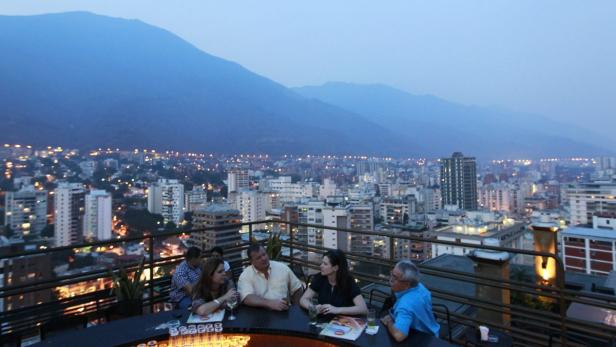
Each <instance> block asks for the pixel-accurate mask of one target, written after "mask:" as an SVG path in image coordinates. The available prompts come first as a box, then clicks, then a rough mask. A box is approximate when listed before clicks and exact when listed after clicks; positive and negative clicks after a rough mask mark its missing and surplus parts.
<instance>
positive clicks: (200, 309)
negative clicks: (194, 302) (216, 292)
mask: <svg viewBox="0 0 616 347" xmlns="http://www.w3.org/2000/svg"><path fill="white" fill-rule="evenodd" d="M200 301H201V302H202V304H200V305H199V306H197V307H196V308H194V309H193V312H194V313H196V314H198V315H200V316H205V315H208V314H210V313H212V312H214V311H216V310H218V308H220V306H221V305H222V303H223V302H222V300H220V299H214V300H212V301H210V302H204V301H203V300H200Z"/></svg>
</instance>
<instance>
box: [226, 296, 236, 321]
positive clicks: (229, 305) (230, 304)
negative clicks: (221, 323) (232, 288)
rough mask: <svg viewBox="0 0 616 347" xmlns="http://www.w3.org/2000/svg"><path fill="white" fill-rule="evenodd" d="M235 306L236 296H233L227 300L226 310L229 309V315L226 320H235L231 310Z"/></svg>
mask: <svg viewBox="0 0 616 347" xmlns="http://www.w3.org/2000/svg"><path fill="white" fill-rule="evenodd" d="M236 306H237V296H236V295H233V296H232V297H231V298H229V300H227V308H228V309H229V312H230V315H229V317H228V318H227V319H229V320H235V319H236V318H237V317H235V316H234V315H233V309H234V308H235V307H236Z"/></svg>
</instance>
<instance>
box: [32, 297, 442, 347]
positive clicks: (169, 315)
mask: <svg viewBox="0 0 616 347" xmlns="http://www.w3.org/2000/svg"><path fill="white" fill-rule="evenodd" d="M188 316H189V313H188V311H180V310H175V311H167V312H160V313H156V314H146V315H143V316H136V317H131V318H127V319H122V320H117V321H112V322H109V323H106V324H102V325H99V326H95V327H90V328H87V329H81V330H73V331H70V332H64V333H62V334H59V335H57V336H54V337H52V338H49V339H48V340H45V341H42V342H40V343H39V344H37V345H36V346H91V347H98V346H101V347H102V346H105V347H108V346H136V345H137V344H139V343H142V342H147V341H149V340H152V339H158V340H166V339H167V338H168V331H167V329H162V330H157V329H156V327H157V326H159V325H160V324H162V323H165V322H168V321H170V320H180V322H181V323H182V324H183V325H186V321H187V319H188ZM236 316H237V319H236V320H233V321H229V320H227V319H226V317H225V320H224V321H223V327H224V329H223V333H224V334H248V335H250V334H257V335H259V339H262V338H266V337H267V336H268V335H269V336H272V335H275V336H289V337H299V338H304V339H307V340H312V341H314V342H315V343H317V344H314V345H318V342H322V343H325V344H327V345H331V344H333V345H336V346H364V347H376V346H378V347H386V346H426V347H447V346H452V345H450V344H449V343H448V342H446V341H444V340H441V339H439V338H436V337H434V336H432V335H430V334H426V333H423V332H419V331H411V333H410V334H409V337H408V338H407V339H406V340H405V341H403V342H401V343H398V342H396V341H395V340H394V339H393V338H391V337H390V335H389V334H388V332H387V329H386V328H385V327H384V326H382V325H381V326H380V328H379V331H378V333H377V334H376V335H368V334H365V333H363V334H362V335H361V336H360V337H359V338H358V339H357V340H355V341H347V340H341V339H335V338H329V337H324V336H322V335H319V332H320V330H319V329H317V328H316V327H313V326H311V325H310V324H309V318H308V314H307V313H306V312H305V310H303V309H302V308H300V307H299V306H298V305H293V306H291V308H290V309H289V310H288V311H283V312H275V311H269V310H265V309H261V308H253V307H248V306H240V307H239V309H237V312H236ZM262 336H264V337H262ZM255 341H256V340H255ZM275 341H276V339H274V338H271V339H270V343H269V344H268V345H267V346H268V347H274V345H273V344H272V343H273V342H275ZM298 341H299V340H298ZM280 346H288V344H281V345H280Z"/></svg>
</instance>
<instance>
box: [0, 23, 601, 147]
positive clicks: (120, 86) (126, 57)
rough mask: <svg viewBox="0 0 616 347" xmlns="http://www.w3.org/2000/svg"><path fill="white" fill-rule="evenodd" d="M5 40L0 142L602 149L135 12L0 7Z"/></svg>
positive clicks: (548, 127)
mask: <svg viewBox="0 0 616 347" xmlns="http://www.w3.org/2000/svg"><path fill="white" fill-rule="evenodd" d="M0 50H1V52H2V57H1V59H0V105H2V108H1V109H0V126H1V128H2V130H1V131H0V142H2V143H22V144H26V143H27V144H32V145H34V146H46V145H61V146H66V147H75V148H82V149H92V148H97V147H120V148H125V149H132V148H155V149H158V150H166V149H173V150H179V151H199V152H215V153H270V154H286V153H295V154H326V153H327V154H366V155H392V156H402V155H404V156H406V155H409V156H419V155H422V156H442V155H447V154H450V153H451V152H453V151H459V150H461V151H464V152H466V153H467V154H471V155H477V156H486V157H499V156H527V157H528V156H537V155H586V154H592V155H594V154H601V153H604V152H608V151H606V150H605V149H603V144H602V143H599V142H597V141H594V142H591V141H586V142H585V141H580V139H579V138H576V137H573V136H565V135H563V134H562V133H560V132H559V131H558V129H557V126H558V124H556V123H553V122H551V121H549V120H547V119H544V118H540V117H530V118H531V119H532V122H533V123H532V124H526V123H525V121H523V122H519V121H518V119H523V118H524V117H519V115H517V114H516V115H512V114H507V113H506V112H502V111H497V110H491V109H486V108H480V107H467V106H462V105H458V104H455V103H451V102H447V101H445V100H442V99H438V98H435V97H431V96H414V95H412V94H409V93H406V92H403V91H400V90H396V89H393V88H391V87H387V86H382V85H353V84H346V83H328V84H325V85H323V86H318V87H304V88H295V89H290V88H287V87H285V86H283V85H281V84H278V83H276V82H274V81H272V80H269V79H267V78H266V77H263V76H260V75H258V74H255V73H253V72H251V71H249V70H247V69H245V68H243V67H242V66H240V65H239V64H237V63H234V62H231V61H227V60H224V59H220V58H218V57H215V56H213V55H210V54H208V53H206V52H203V51H201V50H199V49H197V48H196V47H194V46H193V45H191V44H189V43H188V42H186V41H184V40H182V39H181V38H179V37H178V36H176V35H174V34H172V33H170V32H168V31H166V30H163V29H160V28H157V27H154V26H151V25H148V24H146V23H143V22H141V21H138V20H126V19H119V18H111V17H106V16H100V15H95V14H92V13H85V12H70V13H60V14H47V15H36V16H0ZM298 68H301V67H298ZM527 118H528V117H527ZM520 123H521V124H520ZM552 128H554V129H552ZM571 133H572V134H574V135H575V134H578V133H579V132H575V131H573V132H571ZM567 135H568V134H567ZM595 140H596V139H595Z"/></svg>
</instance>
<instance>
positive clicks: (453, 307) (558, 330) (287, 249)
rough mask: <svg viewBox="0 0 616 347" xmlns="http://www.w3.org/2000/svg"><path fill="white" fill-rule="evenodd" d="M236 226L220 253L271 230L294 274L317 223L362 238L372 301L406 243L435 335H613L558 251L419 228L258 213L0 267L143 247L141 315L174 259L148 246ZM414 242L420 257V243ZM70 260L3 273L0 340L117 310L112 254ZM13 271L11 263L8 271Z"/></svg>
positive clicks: (311, 253)
mask: <svg viewBox="0 0 616 347" xmlns="http://www.w3.org/2000/svg"><path fill="white" fill-rule="evenodd" d="M256 225H267V226H268V230H269V231H265V232H258V233H257V231H256V230H255V231H254V232H253V227H254V226H256ZM242 229H248V232H247V233H245V234H243V240H244V241H243V242H241V243H239V244H238V245H237V246H236V247H233V248H227V249H225V255H226V256H227V255H229V256H231V255H233V254H234V253H235V254H236V255H239V254H241V253H242V251H243V250H245V249H246V248H247V247H248V244H249V243H248V240H251V239H252V238H253V237H259V236H267V233H272V232H280V233H281V235H283V241H282V242H283V250H282V254H281V256H280V259H279V260H281V261H283V262H286V263H288V264H289V266H291V268H292V269H293V270H294V271H295V272H296V274H298V277H300V279H301V280H303V281H307V280H308V277H309V275H310V274H312V273H315V272H316V271H318V270H317V269H318V267H319V264H320V259H321V255H322V254H323V253H324V252H325V251H326V248H324V247H322V246H320V245H318V243H319V242H316V244H309V243H307V241H306V240H308V239H316V240H317V241H318V240H319V238H320V235H321V234H322V232H323V231H324V230H330V231H335V232H337V233H345V234H342V235H343V236H345V237H340V236H339V237H338V240H348V242H349V244H350V245H351V248H353V245H352V242H353V240H354V238H355V239H357V242H359V244H363V243H365V240H366V239H370V240H371V241H372V242H373V243H375V245H376V246H378V247H376V246H375V249H378V250H379V252H380V253H378V255H374V254H368V252H366V253H360V252H352V251H347V255H348V258H349V261H350V263H351V264H352V266H353V275H354V276H355V278H356V279H357V280H358V282H359V285H360V287H361V288H362V290H363V294H364V296H365V298H366V301H367V302H369V304H371V305H373V306H376V307H379V306H380V305H382V304H383V301H384V300H385V299H386V294H385V293H387V289H388V274H389V270H390V269H391V268H392V267H393V266H394V265H395V263H396V261H397V260H400V258H404V257H405V255H406V254H407V253H406V250H408V254H411V253H412V254H413V258H414V259H413V260H414V261H416V262H417V264H418V265H419V268H420V269H421V271H422V274H423V279H422V282H423V283H424V284H425V285H426V287H428V288H429V289H430V290H431V292H432V295H433V300H434V303H435V314H436V315H437V317H438V318H439V320H440V321H441V325H442V329H441V330H442V331H444V332H445V335H444V336H443V338H448V339H449V338H450V339H451V341H452V342H454V343H456V344H460V345H464V343H465V342H466V338H467V336H468V334H469V331H472V332H474V329H476V328H477V326H479V325H487V326H489V327H490V328H491V329H494V330H497V331H500V332H501V333H502V334H504V336H508V337H511V338H512V340H513V343H514V345H520V346H529V345H533V346H548V345H550V343H552V344H553V345H562V346H565V345H566V346H576V345H578V343H580V342H583V344H581V345H592V346H612V345H613V341H614V338H615V337H616V328H615V325H616V304H615V302H616V296H614V293H613V292H610V291H609V290H603V291H601V290H595V291H590V290H588V291H587V290H584V287H585V286H590V284H589V283H584V281H586V279H585V278H584V277H583V276H582V277H580V276H581V275H576V274H569V273H567V274H565V271H564V268H563V264H562V262H561V260H560V258H558V257H555V256H554V255H552V254H549V253H541V252H534V251H528V250H520V249H512V248H503V247H496V246H486V245H477V244H465V243H459V242H455V241H444V240H436V239H435V238H424V237H418V236H414V235H413V233H402V234H399V235H398V234H394V233H388V232H376V231H372V230H351V229H343V228H331V227H324V226H322V225H313V224H302V223H294V222H288V221H258V222H251V223H242V224H234V225H228V226H225V227H215V228H214V227H213V228H204V229H195V230H191V231H188V232H182V233H180V232H168V233H160V234H155V235H147V236H144V237H142V238H125V239H117V240H109V241H100V242H93V243H87V244H80V245H72V246H67V247H59V248H52V249H40V250H35V251H28V252H24V253H21V254H19V255H5V256H2V257H1V258H0V264H2V265H3V268H4V276H7V278H8V276H12V274H10V273H9V271H7V269H9V266H14V265H15V264H21V263H23V262H24V259H40V260H41V261H42V262H47V261H48V262H50V263H51V264H53V263H54V262H57V261H58V259H67V258H71V257H73V258H75V257H76V254H83V253H84V252H90V253H92V254H97V255H100V254H102V253H109V252H112V251H113V250H114V249H115V250H116V251H118V249H122V250H127V249H129V248H135V249H141V247H143V251H142V252H137V253H142V254H143V256H144V257H145V258H144V259H145V276H146V278H147V284H146V291H145V294H144V297H143V298H142V300H141V305H142V308H141V310H140V311H141V313H142V314H149V313H154V312H158V311H162V310H163V309H164V307H165V302H166V301H167V300H168V294H169V288H170V273H171V272H172V271H173V269H174V268H175V266H176V265H177V264H178V263H179V262H180V261H181V260H182V259H183V256H182V255H170V254H167V253H165V252H156V250H160V249H161V246H162V245H163V242H164V241H165V240H176V242H177V238H178V237H181V238H182V239H186V238H187V237H189V236H190V234H194V233H198V232H210V231H219V230H242ZM308 231H310V233H315V235H312V236H314V238H311V237H309V238H306V237H305V233H307V232H308ZM129 246H130V247H129ZM419 246H421V247H419ZM437 246H444V247H451V248H454V247H457V248H466V249H474V250H479V251H483V252H488V253H490V252H508V253H509V254H510V255H512V256H514V257H513V258H512V259H518V257H526V258H527V259H530V262H531V263H532V262H533V259H534V258H537V257H541V259H543V262H544V263H545V264H548V263H550V264H555V273H554V277H553V278H550V280H549V281H548V280H547V279H545V278H544V279H542V278H536V277H535V272H534V271H535V269H534V267H533V266H528V265H524V264H517V263H519V262H518V261H513V260H512V261H510V262H505V263H498V262H490V261H488V262H487V263H486V264H484V263H482V260H481V259H479V258H480V257H479V258H478V257H472V256H455V255H441V256H439V257H435V258H432V257H431V256H430V252H431V251H430V250H431V249H432V248H433V247H437ZM339 247H340V246H339ZM357 249H359V250H364V251H365V249H366V248H365V245H364V247H359V246H358V247H357ZM422 249H423V250H424V253H423V256H422V255H421V252H419V250H422ZM351 250H353V249H351ZM411 251H412V252H411ZM418 252H419V253H418ZM370 253H373V252H370ZM417 254H420V255H419V256H417ZM39 257H40V258H39ZM124 258H126V259H128V260H126V259H124V261H126V263H124V264H123V267H124V268H126V269H127V270H128V271H129V272H130V271H135V270H136V268H137V266H138V264H139V261H140V259H141V258H143V257H142V256H141V255H135V256H134V257H132V258H131V257H124ZM230 258H233V257H230ZM131 259H132V260H131ZM235 259H237V260H235V261H231V266H232V268H233V269H234V276H235V277H236V278H237V276H239V273H240V272H241V269H242V267H243V266H245V265H247V263H248V262H247V260H246V259H245V257H239V256H237V257H236V258H235ZM548 259H549V261H548ZM74 268H75V269H74V270H73V271H72V272H71V273H68V274H63V275H61V276H56V275H49V274H47V275H43V276H36V278H35V279H32V280H28V278H27V277H28V276H26V277H23V278H15V277H13V278H10V279H8V280H7V279H6V278H5V281H4V283H5V286H4V287H1V288H0V299H2V300H3V308H4V311H3V312H1V313H0V325H1V332H2V335H1V336H2V337H1V338H0V342H4V343H5V344H6V345H17V344H18V343H19V341H21V340H25V339H32V338H33V339H37V338H38V336H40V335H41V334H42V335H47V334H48V333H49V332H51V331H52V330H53V329H52V328H53V326H54V325H57V323H58V322H67V324H66V325H71V324H72V325H74V326H79V325H81V326H85V324H86V323H88V324H104V323H105V322H107V321H109V320H113V319H114V318H120V317H121V314H118V312H117V310H115V309H114V307H115V306H116V299H115V297H114V296H113V293H112V292H111V290H110V286H111V284H110V283H111V281H110V271H118V269H119V266H118V262H117V261H116V262H114V263H113V264H110V265H109V266H107V267H106V268H105V267H100V266H99V267H92V266H89V267H79V266H74ZM486 269H487V270H486ZM20 271H21V270H19V269H18V270H15V271H14V272H15V273H20ZM575 276H578V278H577V283H573V282H575V279H573V277H575ZM580 282H581V283H580ZM593 287H595V289H596V288H597V287H599V288H601V284H600V285H599V286H597V285H596V284H594V283H593ZM436 306H439V307H441V308H443V309H438V308H437V307H436ZM445 307H446V309H444V308H445ZM447 318H449V322H447ZM43 337H45V336H43Z"/></svg>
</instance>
